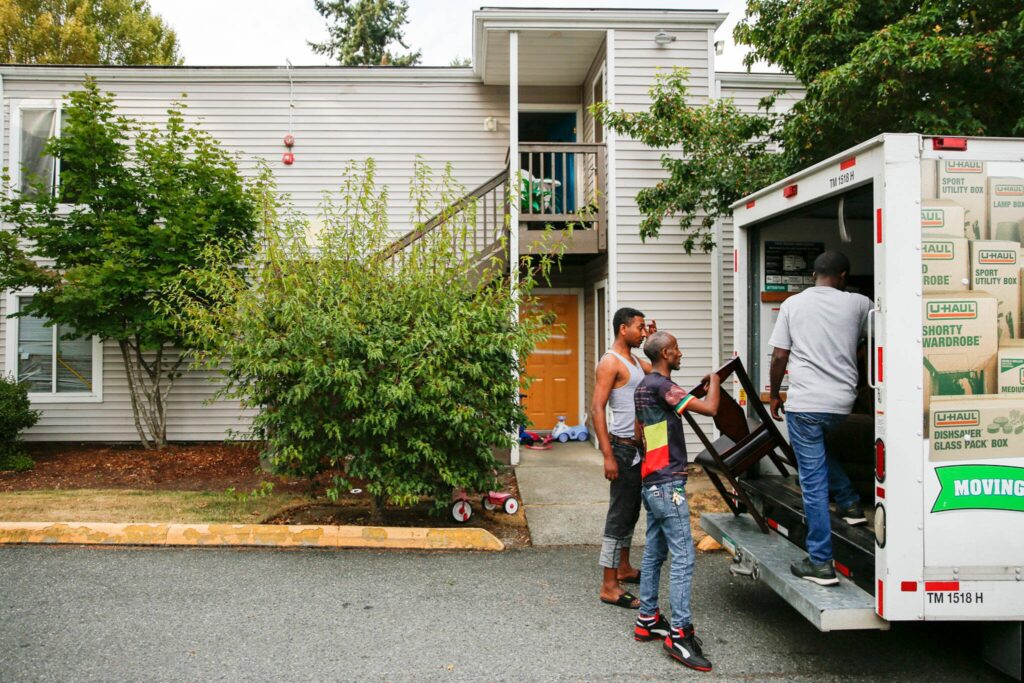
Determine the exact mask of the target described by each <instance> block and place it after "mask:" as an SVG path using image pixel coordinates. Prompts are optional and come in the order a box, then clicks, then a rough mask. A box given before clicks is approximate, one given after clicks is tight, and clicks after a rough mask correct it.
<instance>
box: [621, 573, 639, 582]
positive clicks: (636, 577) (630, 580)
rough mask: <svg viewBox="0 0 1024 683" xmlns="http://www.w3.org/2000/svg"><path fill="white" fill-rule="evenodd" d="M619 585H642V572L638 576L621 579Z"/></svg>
mask: <svg viewBox="0 0 1024 683" xmlns="http://www.w3.org/2000/svg"><path fill="white" fill-rule="evenodd" d="M619 583H640V572H637V573H636V576H630V577H627V578H625V579H619Z"/></svg>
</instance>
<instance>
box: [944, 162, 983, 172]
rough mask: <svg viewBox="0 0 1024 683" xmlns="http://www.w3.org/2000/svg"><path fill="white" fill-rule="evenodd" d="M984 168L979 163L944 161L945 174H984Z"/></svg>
mask: <svg viewBox="0 0 1024 683" xmlns="http://www.w3.org/2000/svg"><path fill="white" fill-rule="evenodd" d="M984 172H985V166H984V164H983V163H982V162H980V161H946V173H984Z"/></svg>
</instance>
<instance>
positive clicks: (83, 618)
mask: <svg viewBox="0 0 1024 683" xmlns="http://www.w3.org/2000/svg"><path fill="white" fill-rule="evenodd" d="M595 556H596V549H595V548H587V547H574V548H542V549H538V548H531V549H526V550H521V551H514V552H509V553H505V554H500V555H494V554H474V553H468V554H427V553H396V552H390V553H382V552H358V551H342V552H323V551H271V550H209V549H199V550H196V549H142V548H129V549H115V550H111V549H101V548H70V547H69V548H55V547H40V546H35V547H29V546H23V547H4V548H0V653H3V654H2V656H0V680H2V681H58V680H74V681H100V680H103V681H109V680H160V681H175V680H232V681H235V680H273V681H291V680H296V681H298V680H303V681H308V680H317V681H319V680H343V681H378V680H388V681H391V680H393V681H406V680H430V681H466V680H516V681H540V680H545V681H547V680H574V681H575V680H583V681H613V680H614V681H623V680H644V681H647V680H670V679H672V680H674V679H677V678H679V677H683V676H689V677H693V678H694V679H696V678H703V679H706V680H711V679H717V680H730V681H733V680H756V681H829V680H868V679H879V680H887V681H888V680H901V681H902V680H906V681H929V682H935V681H949V680H972V682H973V683H982V682H984V681H997V680H1002V679H1001V678H1000V677H999V676H997V675H996V674H995V673H993V672H991V671H989V670H988V669H986V668H985V667H984V666H982V665H980V664H979V663H978V662H976V661H975V660H974V659H972V658H971V653H972V652H973V651H976V648H975V647H974V645H973V644H972V643H971V641H970V639H969V636H967V635H965V634H964V630H963V629H957V628H952V627H949V626H937V625H924V624H914V625H907V626H904V627H902V628H899V627H897V628H895V629H894V630H893V631H892V632H889V633H837V634H822V633H818V632H817V631H815V630H814V629H813V628H812V627H811V626H809V625H808V624H807V623H806V622H805V621H804V620H803V619H802V618H801V617H799V616H797V615H796V614H795V613H794V612H793V611H792V610H790V608H789V607H788V606H787V605H785V604H784V603H782V602H781V601H780V600H779V599H778V598H777V597H775V595H774V594H773V593H771V591H769V590H768V589H767V588H764V587H763V586H760V585H758V584H754V583H751V582H750V581H749V580H746V579H743V580H741V579H735V578H730V577H729V575H728V573H727V572H726V566H727V563H728V560H727V558H726V557H725V556H723V555H721V554H717V555H701V556H700V557H699V559H698V567H697V576H696V585H695V591H696V598H695V611H696V619H695V621H696V623H697V627H698V629H699V631H700V633H701V634H702V636H703V639H704V642H705V644H706V650H707V652H708V653H709V655H710V656H711V657H712V659H713V661H714V662H715V665H716V669H715V671H714V672H713V673H712V674H708V675H705V674H699V675H698V674H696V673H694V672H689V671H684V670H681V669H680V668H679V667H678V666H677V665H676V664H674V663H673V662H672V661H671V660H669V659H668V658H667V657H665V656H664V655H663V654H662V653H661V652H660V651H659V647H660V646H659V645H658V644H656V643H643V644H641V643H635V642H634V641H633V640H632V638H631V636H630V634H629V628H630V624H631V616H630V613H629V612H627V611H626V610H621V609H617V608H613V607H608V606H604V605H600V604H599V603H598V602H597V599H596V584H595V579H596V576H597V572H596V570H595V567H594V558H595Z"/></svg>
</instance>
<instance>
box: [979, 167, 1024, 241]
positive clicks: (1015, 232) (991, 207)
mask: <svg viewBox="0 0 1024 683" xmlns="http://www.w3.org/2000/svg"><path fill="white" fill-rule="evenodd" d="M988 224H989V235H990V236H991V237H992V239H994V240H1008V241H1010V242H1017V243H1020V241H1021V233H1022V232H1024V178H998V177H992V178H989V179H988Z"/></svg>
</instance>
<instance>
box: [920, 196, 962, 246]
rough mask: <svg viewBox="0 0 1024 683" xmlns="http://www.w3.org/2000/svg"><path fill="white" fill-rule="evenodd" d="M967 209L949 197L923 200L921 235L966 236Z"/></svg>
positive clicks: (928, 237)
mask: <svg viewBox="0 0 1024 683" xmlns="http://www.w3.org/2000/svg"><path fill="white" fill-rule="evenodd" d="M966 235H967V210H966V209H964V207H962V206H961V205H959V204H957V203H956V202H952V201H949V200H948V199H922V200H921V236H922V237H924V238H925V239H930V238H933V237H965V236H966Z"/></svg>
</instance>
